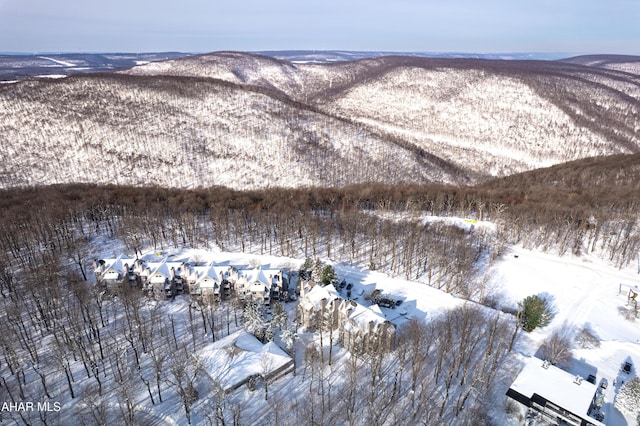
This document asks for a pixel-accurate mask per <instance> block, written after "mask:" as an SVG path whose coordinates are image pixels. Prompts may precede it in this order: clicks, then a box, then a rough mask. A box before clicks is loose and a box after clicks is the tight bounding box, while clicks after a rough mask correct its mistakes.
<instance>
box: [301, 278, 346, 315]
mask: <svg viewBox="0 0 640 426" xmlns="http://www.w3.org/2000/svg"><path fill="white" fill-rule="evenodd" d="M336 299H341V297H340V294H338V291H337V290H336V288H335V287H334V286H333V284H329V285H326V286H324V287H323V286H321V285H318V284H316V285H314V286H313V288H312V289H311V290H309V292H308V293H307V294H305V296H304V298H303V299H302V300H301V301H300V303H301V304H302V305H303V308H305V309H310V310H320V309H322V301H323V300H326V301H327V304H329V303H331V302H332V301H334V300H336Z"/></svg>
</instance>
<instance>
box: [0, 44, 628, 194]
mask: <svg viewBox="0 0 640 426" xmlns="http://www.w3.org/2000/svg"><path fill="white" fill-rule="evenodd" d="M128 74H129V75H122V74H119V75H118V74H109V75H107V74H96V75H90V76H75V77H68V78H65V79H61V80H58V81H49V80H32V81H23V82H20V83H14V84H6V85H2V86H1V87H0V142H2V145H3V147H4V148H5V152H6V155H5V161H3V163H2V166H0V185H1V186H2V187H5V188H8V187H16V186H28V185H43V184H44V185H46V184H55V183H74V182H75V183H77V182H83V183H96V184H108V183H115V184H121V185H142V186H148V185H160V186H164V187H175V188H197V187H208V186H212V185H218V186H227V187H231V188H234V189H239V190H242V189H257V188H268V187H301V186H316V187H317V186H323V187H334V186H338V187H339V186H345V185H351V184H359V183H365V182H378V183H386V184H426V183H431V182H441V183H450V184H465V185H471V184H474V183H478V182H482V181H484V180H486V179H488V178H491V177H500V176H507V175H510V174H513V173H518V172H523V171H527V170H533V169H536V168H540V167H546V166H551V165H554V164H560V163H563V162H566V161H571V160H576V159H580V158H585V157H592V156H600V155H611V154H630V153H636V152H638V150H639V149H640V148H639V146H640V145H639V144H640V139H639V136H638V135H639V134H640V122H639V116H640V106H639V99H640V82H639V81H638V77H637V76H633V75H631V74H628V73H623V72H618V71H614V70H607V69H598V68H593V67H586V66H581V65H574V64H567V63H560V62H543V61H486V60H485V61H483V60H464V59H429V58H415V57H382V58H374V59H364V60H360V61H353V62H344V63H335V64H313V65H311V64H308V65H303V64H293V63H290V62H285V61H280V60H276V59H272V58H266V57H262V56H258V55H249V54H240V53H218V54H211V55H201V56H194V57H188V58H182V59H177V60H172V61H165V62H157V63H151V64H147V65H144V66H140V67H136V68H133V69H132V70H130V71H129V72H128Z"/></svg>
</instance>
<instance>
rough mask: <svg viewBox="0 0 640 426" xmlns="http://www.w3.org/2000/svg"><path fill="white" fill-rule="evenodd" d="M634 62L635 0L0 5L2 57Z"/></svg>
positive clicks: (78, 0) (151, 0) (638, 40)
mask: <svg viewBox="0 0 640 426" xmlns="http://www.w3.org/2000/svg"><path fill="white" fill-rule="evenodd" d="M217 50H241V51H260V50H365V51H396V52H466V53H507V52H509V53H511V52H570V53H576V54H580V53H620V54H636V55H640V0H437V1H436V0H397V1H396V0H322V1H317V0H274V1H269V0H240V1H238V0H226V1H218V0H180V1H177V0H176V1H170V0H101V1H95V0H0V52H151V51H181V52H194V53H195V52H211V51H217Z"/></svg>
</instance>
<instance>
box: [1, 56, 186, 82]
mask: <svg viewBox="0 0 640 426" xmlns="http://www.w3.org/2000/svg"><path fill="white" fill-rule="evenodd" d="M186 55H187V54H186V53H176V52H162V53H42V54H40V53H38V54H16V53H7V54H0V82H2V81H13V80H23V79H25V78H29V77H49V78H56V77H63V76H67V75H72V74H86V73H93V72H103V71H104V72H108V71H115V70H122V69H127V68H131V67H133V66H136V65H140V64H144V63H147V62H152V61H160V60H165V59H174V58H179V57H181V56H186Z"/></svg>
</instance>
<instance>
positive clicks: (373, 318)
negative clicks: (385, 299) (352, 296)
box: [345, 300, 387, 331]
mask: <svg viewBox="0 0 640 426" xmlns="http://www.w3.org/2000/svg"><path fill="white" fill-rule="evenodd" d="M349 308H351V312H350V313H349V315H348V319H349V321H348V322H347V324H345V328H348V327H349V325H350V324H349V322H351V323H352V324H354V325H356V326H357V327H358V328H359V329H360V330H363V331H366V330H367V329H368V327H369V324H371V323H373V329H374V330H375V329H377V327H378V326H379V325H380V324H384V323H385V322H386V321H387V319H386V318H385V317H384V314H383V313H382V311H381V310H380V307H379V306H378V305H372V306H371V307H369V308H367V307H365V306H363V305H361V304H359V303H357V302H355V301H353V300H351V301H349V305H347V309H349Z"/></svg>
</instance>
